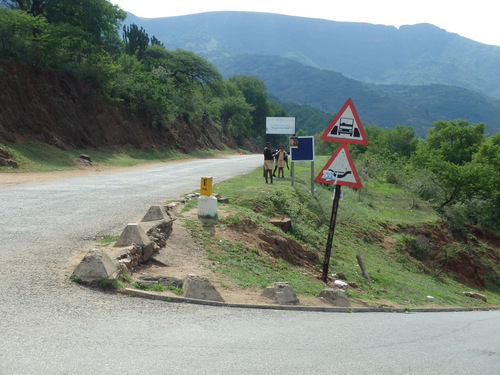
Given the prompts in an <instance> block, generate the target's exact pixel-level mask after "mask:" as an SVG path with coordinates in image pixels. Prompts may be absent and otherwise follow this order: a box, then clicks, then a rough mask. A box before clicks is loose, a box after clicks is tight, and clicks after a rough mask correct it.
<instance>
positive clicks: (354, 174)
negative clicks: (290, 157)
mask: <svg viewBox="0 0 500 375" xmlns="http://www.w3.org/2000/svg"><path fill="white" fill-rule="evenodd" d="M316 181H317V182H323V183H326V184H335V185H344V186H351V187H355V188H362V187H363V185H362V184H361V180H360V179H359V175H358V171H357V170H356V167H355V166H354V163H353V161H352V157H351V154H350V153H349V149H348V148H347V143H342V144H341V145H340V146H339V148H338V149H337V151H335V153H334V154H333V155H332V157H331V158H330V160H328V162H327V163H326V164H325V166H324V167H323V169H322V170H321V172H319V174H318V176H317V177H316Z"/></svg>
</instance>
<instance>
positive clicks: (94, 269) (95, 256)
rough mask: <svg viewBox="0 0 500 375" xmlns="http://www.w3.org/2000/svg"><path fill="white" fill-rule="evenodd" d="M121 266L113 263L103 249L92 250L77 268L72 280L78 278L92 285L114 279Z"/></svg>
mask: <svg viewBox="0 0 500 375" xmlns="http://www.w3.org/2000/svg"><path fill="white" fill-rule="evenodd" d="M119 270H120V266H119V264H118V262H116V263H115V262H113V261H112V260H111V258H110V257H109V256H108V255H107V254H106V253H105V252H104V251H103V250H102V249H92V250H90V251H89V252H88V253H87V254H86V255H85V257H84V258H83V259H82V261H81V262H80V264H79V265H78V266H77V267H76V268H75V270H74V271H73V274H72V275H71V278H72V279H73V278H78V279H79V280H81V282H83V283H91V282H93V281H97V280H102V279H114V278H116V276H117V275H118V273H119Z"/></svg>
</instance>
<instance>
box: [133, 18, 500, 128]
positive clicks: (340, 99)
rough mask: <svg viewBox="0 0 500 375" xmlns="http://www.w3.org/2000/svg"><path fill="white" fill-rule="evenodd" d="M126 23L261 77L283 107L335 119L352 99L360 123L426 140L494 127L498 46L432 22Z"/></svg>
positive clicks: (499, 109) (226, 67)
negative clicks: (444, 127)
mask: <svg viewBox="0 0 500 375" xmlns="http://www.w3.org/2000/svg"><path fill="white" fill-rule="evenodd" d="M126 22H127V23H136V24H137V25H140V26H143V27H144V28H145V29H146V30H147V31H148V33H149V34H150V35H155V36H156V37H158V38H159V39H160V40H161V41H162V42H163V43H164V44H165V46H166V47H167V48H172V49H174V48H183V49H187V50H190V51H194V52H196V53H200V54H202V55H203V56H205V57H206V58H208V59H209V60H211V61H212V62H213V63H214V64H215V65H216V66H217V68H218V69H219V70H220V71H221V72H222V73H223V74H224V75H225V76H226V77H228V76H231V75H237V74H244V75H256V76H258V77H259V78H260V79H262V80H263V81H264V82H265V83H266V85H267V87H268V89H269V92H270V93H271V94H272V95H274V96H276V97H277V98H278V99H279V100H280V101H282V102H287V101H290V100H291V101H295V102H297V103H299V104H303V105H309V106H312V107H315V108H318V109H320V110H322V111H325V112H330V113H335V112H336V111H337V110H338V109H339V108H340V107H341V106H342V104H343V103H344V102H345V100H346V98H348V97H352V98H353V100H354V101H355V102H356V104H357V108H358V110H359V111H360V112H361V113H360V116H361V118H362V119H363V121H364V122H365V123H373V124H376V125H379V126H381V127H390V128H393V127H394V126H396V125H411V126H413V127H414V128H415V129H416V131H417V133H418V134H420V135H423V136H424V135H425V134H426V131H427V129H428V128H429V127H430V126H432V123H433V122H435V121H438V120H450V121H452V120H456V119H459V118H460V119H465V120H467V121H469V123H478V122H484V123H485V124H487V132H488V133H489V134H493V133H496V132H498V131H499V130H500V120H499V118H500V100H499V99H498V98H500V91H498V87H500V86H499V85H498V84H497V83H498V82H499V81H500V68H499V67H500V48H498V47H494V46H486V45H482V44H480V43H476V42H473V41H470V40H468V39H466V38H462V37H460V36H459V35H456V34H451V33H447V32H446V31H444V30H441V29H439V28H437V27H435V26H432V25H414V26H405V27H401V28H400V29H396V28H394V27H388V26H380V25H370V24H360V23H359V24H358V23H345V22H334V21H325V20H319V19H307V18H301V17H290V16H281V15H276V14H264V13H251V12H212V13H202V14H194V15H189V16H182V17H167V18H157V19H144V18H137V17H135V16H134V15H131V14H129V15H128V18H127V20H126ZM325 46H331V47H329V48H325ZM495 97H496V98H495ZM290 115H292V116H293V115H294V114H293V113H291V114H290ZM322 126H324V125H322ZM322 126H321V127H322ZM307 131H311V129H307Z"/></svg>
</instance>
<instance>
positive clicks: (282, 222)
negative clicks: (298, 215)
mask: <svg viewBox="0 0 500 375" xmlns="http://www.w3.org/2000/svg"><path fill="white" fill-rule="evenodd" d="M270 223H271V224H272V225H274V226H275V227H278V228H280V229H281V230H282V231H283V232H285V233H287V232H288V231H290V229H291V228H292V219H290V218H287V217H281V218H276V217H275V218H273V219H271V220H270Z"/></svg>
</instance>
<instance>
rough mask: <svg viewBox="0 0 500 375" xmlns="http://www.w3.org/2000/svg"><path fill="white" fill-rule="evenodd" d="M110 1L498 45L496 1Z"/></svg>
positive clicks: (137, 9)
mask: <svg viewBox="0 0 500 375" xmlns="http://www.w3.org/2000/svg"><path fill="white" fill-rule="evenodd" d="M111 3H113V4H116V5H118V6H119V7H120V8H121V9H123V10H125V11H127V12H130V13H133V14H135V15H136V16H138V17H144V18H157V17H173V16H181V15H187V14H195V13H203V12H211V11H227V10H229V11H250V12H265V13H277V14H285V15H291V16H300V17H308V18H321V19H327V20H332V21H347V22H367V23H373V24H379V25H391V26H396V27H399V26H401V25H415V24H417V23H430V24H433V25H435V26H437V27H439V28H441V29H444V30H446V31H448V32H451V33H456V34H459V35H461V36H463V37H466V38H469V39H472V40H475V41H478V42H480V43H485V44H491V45H496V46H500V21H499V12H498V8H499V6H498V5H497V4H499V3H498V2H497V0H474V1H460V0H302V1H293V0H248V1H241V0H111Z"/></svg>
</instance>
